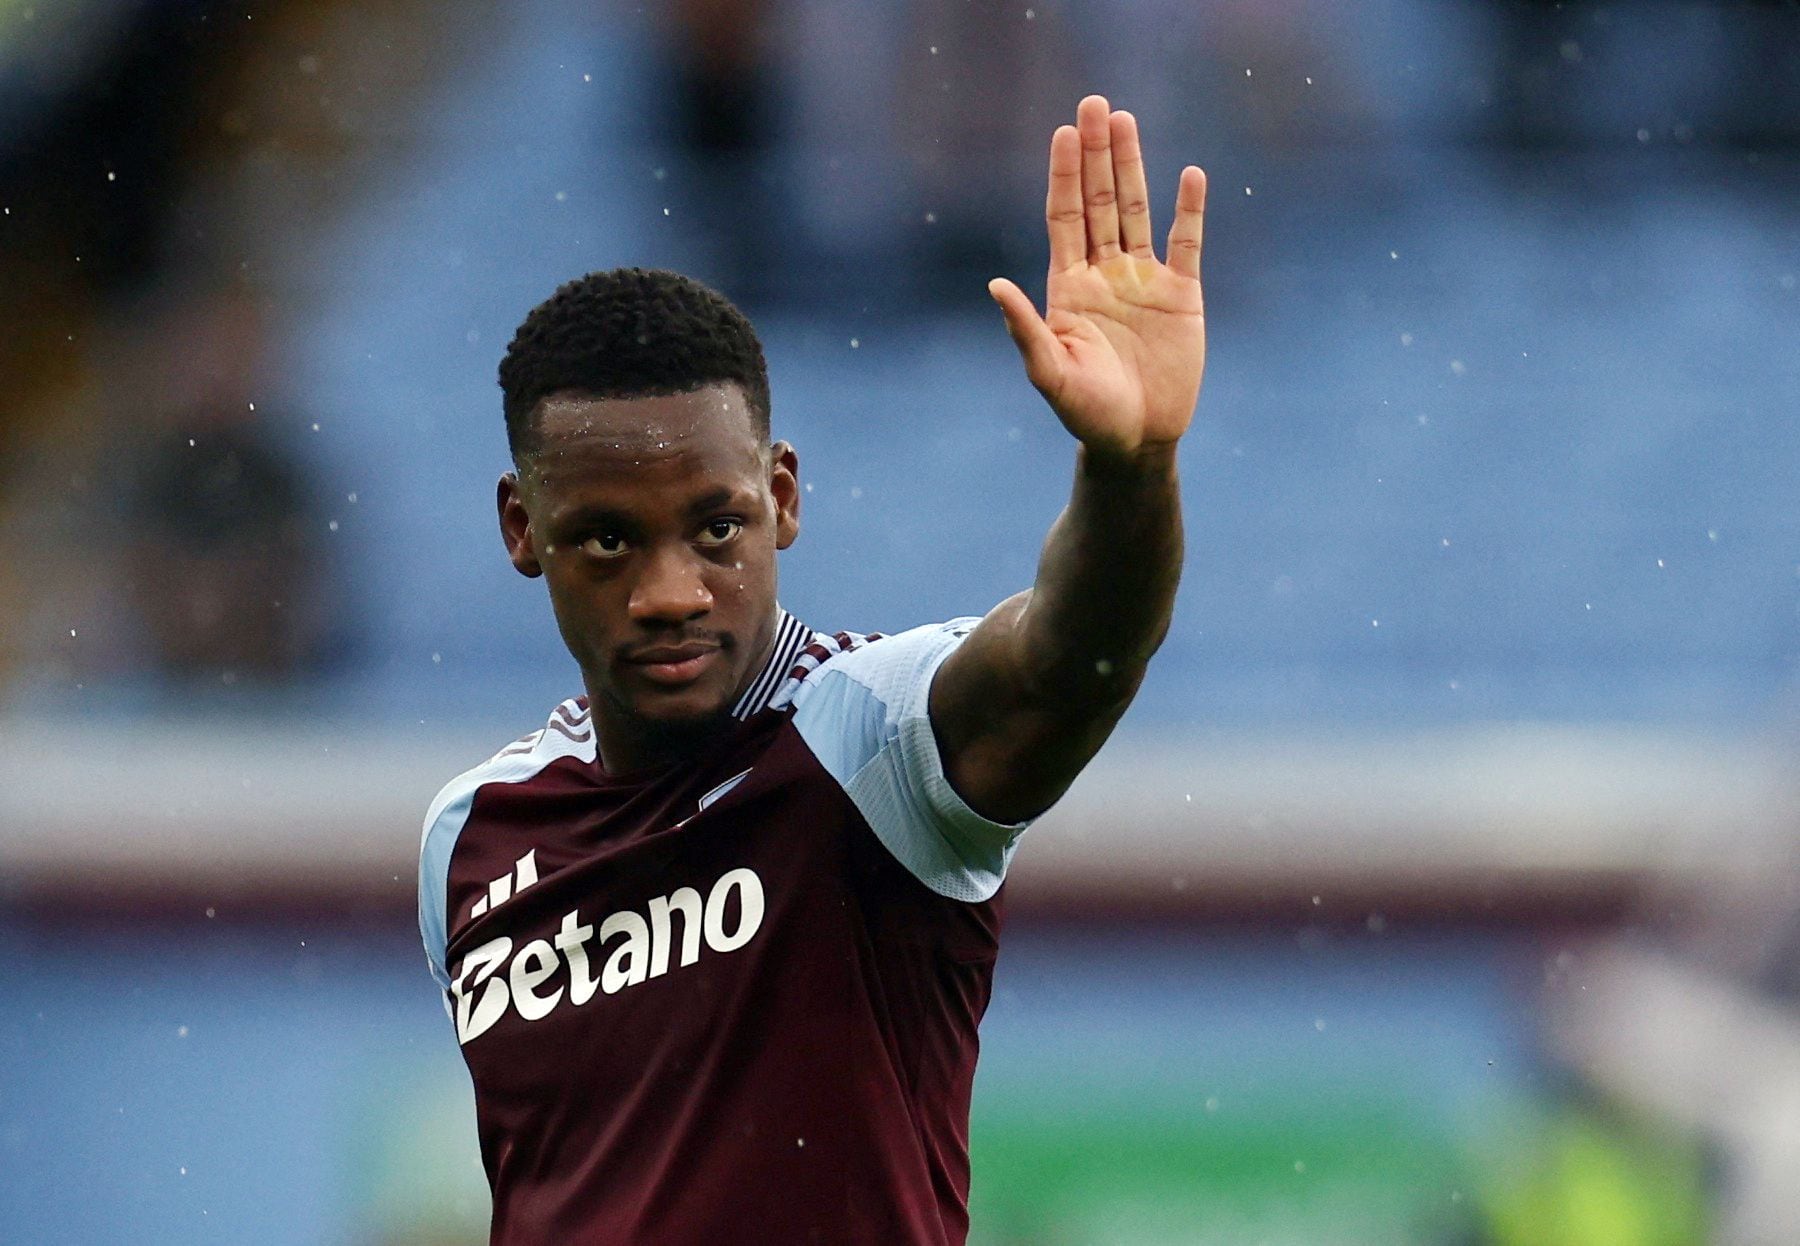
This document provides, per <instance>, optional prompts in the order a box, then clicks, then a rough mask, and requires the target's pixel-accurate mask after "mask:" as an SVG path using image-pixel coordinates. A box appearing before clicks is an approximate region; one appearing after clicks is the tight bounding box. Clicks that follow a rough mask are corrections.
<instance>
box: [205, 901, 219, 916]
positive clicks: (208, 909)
mask: <svg viewBox="0 0 1800 1246" xmlns="http://www.w3.org/2000/svg"><path fill="white" fill-rule="evenodd" d="M206 915H207V916H208V917H217V916H218V915H219V910H218V909H215V908H214V907H213V906H212V905H210V904H209V905H207V906H206Z"/></svg>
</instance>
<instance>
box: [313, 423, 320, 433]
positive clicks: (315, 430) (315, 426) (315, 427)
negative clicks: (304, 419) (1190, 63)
mask: <svg viewBox="0 0 1800 1246" xmlns="http://www.w3.org/2000/svg"><path fill="white" fill-rule="evenodd" d="M312 428H313V432H315V433H316V432H318V431H319V426H318V425H317V424H314V425H313V426H312Z"/></svg>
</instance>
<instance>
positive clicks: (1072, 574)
mask: <svg viewBox="0 0 1800 1246" xmlns="http://www.w3.org/2000/svg"><path fill="white" fill-rule="evenodd" d="M1205 189H1206V183H1205V178H1204V176H1203V175H1202V173H1201V172H1200V170H1199V169H1197V168H1192V167H1190V168H1188V169H1185V170H1184V171H1183V172H1182V175H1181V180H1180V186H1179V190H1178V193H1177V195H1176V204H1175V220H1174V224H1173V227H1172V228H1171V229H1170V231H1169V236H1168V246H1167V253H1166V260H1165V261H1159V260H1158V259H1157V258H1156V255H1155V252H1154V249H1153V247H1152V244H1151V233H1150V213H1149V210H1148V192H1147V188H1146V186H1145V177H1144V166H1143V161H1142V158H1141V155H1140V152H1139V146H1138V135H1137V123H1136V122H1135V121H1134V120H1133V119H1132V117H1131V115H1130V114H1128V113H1124V112H1112V111H1111V110H1110V109H1109V107H1108V105H1107V102H1106V101H1105V100H1104V99H1101V98H1100V97H1098V96H1090V97H1089V98H1087V99H1084V100H1083V101H1082V102H1081V105H1080V108H1079V109H1078V111H1077V124H1076V125H1074V126H1063V127H1061V128H1059V129H1058V130H1057V131H1056V133H1055V135H1054V137H1053V138H1052V140H1051V144H1050V191H1049V200H1048V210H1047V217H1048V225H1049V234H1050V278H1049V291H1048V310H1047V312H1046V314H1045V315H1043V316H1039V315H1038V313H1037V311H1036V309H1035V308H1034V307H1033V306H1032V304H1031V301H1030V300H1029V299H1028V298H1027V297H1026V296H1025V294H1024V293H1023V292H1022V291H1021V290H1020V289H1019V287H1017V286H1016V285H1014V284H1013V283H1011V282H1010V281H1005V280H997V281H995V282H993V283H992V285H991V286H990V292H991V294H992V295H993V297H994V299H995V300H996V301H997V302H998V303H999V305H1000V308H1001V310H1002V312H1003V313H1004V316H1005V320H1006V326H1007V329H1008V331H1009V332H1010V333H1011V334H1012V337H1013V339H1014V341H1015V342H1016V344H1017V345H1018V348H1019V352H1020V354H1021V355H1022V356H1023V357H1024V361H1025V371H1026V374H1027V376H1028V377H1029V378H1030V380H1031V382H1032V384H1034V385H1035V386H1036V387H1037V388H1038V390H1039V391H1040V392H1041V393H1042V394H1043V396H1044V397H1045V399H1046V400H1047V401H1048V402H1049V404H1050V406H1051V408H1052V410H1054V411H1055V412H1056V415H1057V418H1059V419H1060V420H1061V421H1062V423H1063V425H1064V427H1066V428H1067V429H1068V431H1069V432H1070V434H1071V435H1073V437H1074V438H1075V440H1076V443H1077V446H1076V461H1075V484H1074V492H1073V496H1072V498H1071V500H1070V502H1069V505H1068V508H1067V509H1066V510H1065V511H1064V512H1063V513H1062V515H1061V517H1060V518H1059V519H1058V520H1057V521H1056V523H1055V525H1054V526H1053V527H1052V528H1051V531H1050V534H1049V537H1048V540H1047V541H1046V543H1045V546H1044V550H1043V556H1042V561H1041V562H1040V564H1039V568H1038V573H1037V581H1036V584H1035V585H1034V586H1033V587H1032V588H1031V589H1030V590H1029V591H1027V592H1023V593H1020V594H1018V595H1017V596H1014V597H1011V598H1008V599H1007V600H1006V601H1003V602H1001V603H1000V604H999V605H998V606H996V607H995V608H994V609H993V610H991V611H990V612H989V613H988V614H987V616H986V617H985V618H981V619H975V618H965V619H955V620H952V621H950V622H947V623H942V624H933V625H930V626H925V627H918V628H914V629H912V630H910V631H904V632H901V633H900V634H898V635H894V636H887V637H882V636H865V635H858V634H855V633H851V632H847V631H821V630H815V629H814V628H812V627H810V626H808V625H807V624H804V623H802V622H801V621H800V620H799V619H797V618H795V617H794V616H793V615H791V614H788V613H787V612H786V611H784V610H782V609H781V607H780V606H779V605H778V604H777V603H776V595H775V578H776V577H775V562H776V558H775V554H776V551H777V550H780V549H785V548H787V547H788V546H789V545H791V544H792V543H793V542H794V539H795V538H796V537H797V536H798V535H799V531H800V488H799V484H798V477H799V471H800V466H799V460H798V458H797V457H796V454H795V451H794V448H793V447H792V446H790V445H788V444H787V443H786V442H783V441H775V442H771V441H770V440H769V386H768V377H767V373H766V371H765V368H764V363H763V356H762V349H761V347H760V346H759V345H758V343H757V339H756V336H755V334H754V333H753V332H752V330H751V328H750V325H749V324H748V322H746V321H745V319H744V318H743V316H742V315H741V314H739V313H738V311H737V310H736V309H735V308H733V307H732V306H731V305H730V304H729V303H727V302H726V301H725V300H724V299H723V298H721V297H719V296H718V295H717V294H715V293H713V292H712V291H710V290H708V289H706V288H704V287H702V286H699V285H697V284H695V283H694V282H691V281H689V280H687V279H686V278H683V277H679V276H676V275H674V274H672V273H663V272H645V271H641V270H637V269H626V270H619V271H613V272H606V273H595V274H591V275H589V276H587V277H584V278H582V279H580V280H578V281H574V282H571V283H569V284H568V285H565V286H564V287H563V288H562V289H560V290H558V291H557V293H556V294H555V296H554V297H552V298H551V299H549V300H548V301H547V302H545V303H543V304H542V305H541V306H539V307H537V308H536V309H534V310H533V311H532V312H531V314H530V315H529V316H527V317H526V319H525V322H524V324H523V325H522V326H521V327H520V329H519V332H518V334H517V336H516V337H515V338H514V339H513V341H512V344H511V346H510V347H509V348H508V350H507V354H506V358H505V360H504V361H503V362H502V363H501V365H500V384H501V387H502V389H503V391H504V393H505V408H506V427H507V436H508V439H509V442H510V445H511V449H512V455H513V462H514V465H515V467H516V471H514V472H511V473H508V474H507V475H505V476H504V477H502V478H501V480H500V486H499V511H500V530H501V533H502V535H503V536H504V538H505V542H506V549H507V553H508V555H509V557H510V558H511V560H512V563H513V566H514V567H516V568H517V569H518V570H519V572H520V573H521V574H523V575H527V576H532V577H538V576H541V577H543V579H544V580H545V582H546V583H547V585H548V588H549V593H550V601H551V605H552V607H553V608H554V610H555V614H556V620H557V624H558V626H559V627H560V628H561V631H562V636H563V640H564V642H565V643H566V644H567V645H568V647H569V651H570V653H572V654H573V655H574V657H575V660H576V661H577V663H579V665H580V667H581V673H582V681H583V684H584V685H585V690H586V695H585V696H581V697H576V698H574V699H572V700H569V701H565V702H563V703H562V704H561V705H559V706H557V707H556V709H555V710H554V711H553V712H552V714H551V715H550V718H549V721H548V722H546V723H545V724H544V726H543V727H542V728H541V729H540V730H538V731H535V732H533V733H532V734H530V735H528V736H526V737H525V738H523V739H521V740H519V741H518V742H517V743H515V744H513V745H511V746H509V747H507V748H505V749H503V750H501V751H500V752H499V753H498V754H496V755H495V756H494V757H493V758H491V759H490V760H488V761H486V762H484V763H483V764H481V765H480V766H477V767H476V768H475V769H473V770H471V771H469V772H468V773H467V774H464V775H462V776H461V777H459V778H457V779H455V780H453V781H451V783H450V784H449V785H448V786H447V787H445V788H444V790H443V791H442V793H440V794H439V796H438V798H437V800H436V801H435V802H434V803H433V804H432V806H431V810H430V813H429V814H428V815H427V818H426V822H425V834H424V839H423V843H422V846H421V861H420V867H419V889H420V890H419V921H420V926H421V928H422V930H423V933H424V938H425V945H426V951H427V954H428V956H429V958H430V961H431V968H432V972H433V974H434V975H435V976H436V978H437V981H438V983H439V984H440V985H441V986H442V988H443V989H444V992H445V1002H446V1005H447V1007H448V1009H449V1011H450V1014H451V1017H452V1019H453V1021H454V1024H455V1030H456V1035H457V1038H458V1040H459V1042H460V1043H461V1047H462V1052H463V1056H464V1058H465V1060H466V1061H467V1062H468V1066H469V1072H470V1075H471V1077H472V1079H473V1082H474V1087H475V1107H476V1116H477V1123H478V1130H479V1133H480V1139H481V1150H482V1155H483V1159H484V1162H485V1165H486V1168H487V1173H488V1178H489V1180H490V1182H491V1184H492V1186H493V1196H494V1218H493V1237H492V1240H493V1242H495V1243H497V1244H500V1246H552V1244H555V1246H561V1244H563V1243H583V1244H587V1246H597V1244H610V1243H634V1244H635V1243H651V1244H655V1246H685V1244H689V1243H691V1244H693V1246H717V1244H718V1243H727V1242H729V1243H740V1242H742V1243H762V1242H769V1243H798V1242H831V1243H864V1242H867V1243H882V1244H884V1246H895V1244H904V1246H913V1244H919V1246H923V1244H926V1243H931V1244H933V1246H938V1244H944V1243H960V1242H962V1241H963V1240H964V1239H965V1236H966V1234H967V1232H968V1211H967V1203H968V1192H969V1155H968V1122H969V1092H970V1084H971V1081H972V1079H973V1076H974V1071H975V1055H976V1026H977V1023H978V1022H979V1021H980V1019H981V1015H982V1012H983V1010H984V1009H985V1008H986V1006H987V1002H988V994H989V987H990V983H991V980H992V975H993V969H994V960H995V954H996V948H997V940H998V936H999V930H1000V887H1001V881H1002V879H1003V878H1004V876H1005V873H1006V868H1007V863H1008V861H1009V860H1010V859H1011V857H1012V855H1013V849H1014V846H1015V845H1016V844H1017V842H1018V839H1019V836H1020V834H1021V832H1022V831H1023V830H1024V829H1025V827H1026V825H1027V823H1029V822H1030V821H1031V819H1032V818H1034V817H1035V816H1036V815H1038V814H1039V813H1041V812H1043V811H1044V810H1045V809H1047V808H1048V807H1049V806H1050V805H1051V804H1052V803H1053V802H1054V801H1055V800H1056V799H1057V798H1058V797H1059V796H1060V795H1062V793H1063V791H1064V790H1065V789H1066V788H1067V787H1068V786H1069V784H1070V783H1071V782H1072V781H1073V780H1074V778H1075V776H1076V774H1077V773H1078V772H1079V771H1080V769H1081V767H1082V766H1083V765H1084V764H1086V762H1087V761H1088V759H1089V758H1090V757H1092V756H1093V755H1094V753H1095V751H1096V750H1097V749H1098V748H1099V747H1100V745H1101V743H1102V741H1104V740H1105V739H1106V736H1107V734H1108V733H1109V732H1110V731H1111V730H1112V727H1113V725H1114V724H1115V723H1116V722H1117V721H1118V719H1119V716H1120V715H1121V714H1122V713H1123V712H1124V710H1125V707H1126V705H1127V704H1128V703H1129V702H1130V700H1131V697H1132V694H1133V692H1134V691H1135V690H1136V688H1137V686H1138V684H1139V682H1140V681H1141V680H1142V679H1143V676H1144V670H1145V665H1146V663H1147V662H1148V661H1149V658H1150V655H1151V653H1152V652H1153V651H1154V650H1155V649H1156V647H1157V645H1158V643H1159V642H1160V641H1161V639H1162V637H1163V634H1164V632H1165V631H1166V630H1167V627H1168V622H1169V613H1170V609H1171V606H1172V603H1173V599H1174V595H1175V584H1176V580H1177V578H1178V575H1179V572H1180V568H1181V523H1180V513H1179V502H1178V496H1177V479H1176V461H1175V460H1176V456H1175V447H1176V442H1177V440H1178V439H1179V438H1180V437H1181V435H1182V433H1183V432H1184V431H1185V430H1186V429H1187V426H1188V422H1189V420H1190V419H1191V418H1192V414H1193V410H1194V404H1195V401H1196V399H1197V397H1198V394H1199V389H1200V376H1201V371H1202V367H1203V364H1204V362H1205V333H1204V322H1203V318H1202V311H1201V299H1200V232H1201V213H1202V207H1203V203H1204V199H1205Z"/></svg>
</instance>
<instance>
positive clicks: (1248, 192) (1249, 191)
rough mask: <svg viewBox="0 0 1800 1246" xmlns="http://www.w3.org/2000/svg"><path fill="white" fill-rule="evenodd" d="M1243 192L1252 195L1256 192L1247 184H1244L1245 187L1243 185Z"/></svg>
mask: <svg viewBox="0 0 1800 1246" xmlns="http://www.w3.org/2000/svg"><path fill="white" fill-rule="evenodd" d="M1244 193H1245V194H1246V195H1254V194H1255V193H1256V192H1255V191H1253V190H1251V189H1250V188H1249V187H1248V186H1246V187H1244Z"/></svg>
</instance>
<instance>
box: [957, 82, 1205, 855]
mask: <svg viewBox="0 0 1800 1246" xmlns="http://www.w3.org/2000/svg"><path fill="white" fill-rule="evenodd" d="M1076 121H1077V124H1076V125H1074V126H1067V125H1065V126H1062V127H1060V128H1059V129H1058V130H1057V131H1056V133H1055V135H1054V136H1052V138H1051V140H1050V191H1049V196H1048V201H1047V204H1046V210H1045V217H1046V220H1047V224H1048V226H1049V233H1050V280H1049V289H1048V292H1047V302H1048V307H1047V310H1046V312H1045V314H1044V315H1043V316H1039V315H1038V313H1037V310H1036V309H1035V308H1034V307H1033V306H1032V304H1031V300H1030V299H1028V298H1027V297H1026V296H1025V294H1024V292H1023V291H1022V290H1020V289H1019V287H1018V286H1016V285H1014V284H1013V283H1012V282H1010V281H1007V280H1004V279H1000V280H996V281H994V282H992V283H991V284H990V285H989V287H988V290H989V293H990V294H992V295H993V297H994V300H995V301H996V302H997V303H999V304H1000V308H1001V310H1002V312H1003V313H1004V314H1005V317H1006V327H1007V331H1008V332H1009V333H1011V334H1012V338H1013V342H1014V343H1015V344H1016V345H1017V346H1018V348H1019V353H1020V355H1021V356H1023V358H1024V361H1025V372H1026V375H1027V376H1028V377H1029V378H1030V379H1031V383H1032V384H1033V385H1035V386H1036V387H1037V389H1038V392H1040V393H1041V394H1043V396H1044V398H1045V400H1046V401H1047V402H1049V404H1050V407H1051V409H1052V410H1053V411H1055V412H1056V415H1057V418H1058V419H1060V420H1061V421H1062V423H1063V427H1064V428H1066V429H1068V430H1069V432H1070V433H1071V434H1072V435H1073V436H1074V437H1075V439H1076V441H1077V442H1078V443H1079V444H1078V447H1077V449H1076V455H1075V485H1074V491H1073V495H1072V496H1071V498H1070V500H1069V505H1068V507H1067V508H1066V509H1065V510H1064V511H1063V513H1062V514H1061V516H1059V517H1058V519H1057V520H1056V523H1055V524H1054V525H1052V527H1051V529H1050V534H1049V537H1048V538H1047V539H1046V541H1045V543H1044V551H1043V554H1042V556H1041V558H1040V560H1039V562H1038V572H1037V581H1036V583H1035V584H1034V585H1033V587H1032V588H1031V589H1029V590H1028V591H1026V592H1023V593H1020V594H1018V595H1017V596H1015V597H1011V598H1008V599H1007V600H1006V601H1004V602H1002V603H1000V605H998V606H997V607H995V608H994V610H993V611H992V612H991V613H989V614H988V616H987V617H986V618H985V619H983V620H982V622H981V625H980V626H979V627H977V628H976V629H975V631H974V632H973V633H972V634H971V635H970V636H969V638H968V639H967V640H966V641H965V642H964V643H963V644H962V646H961V647H960V648H958V649H957V650H956V651H955V652H954V653H952V654H951V655H950V657H949V658H948V659H947V660H946V661H945V662H944V665H943V667H942V669H941V670H940V671H939V672H938V675H937V678H936V680H935V681H934V682H933V684H932V688H931V707H930V712H931V720H932V727H933V730H934V732H935V734H936V736H937V739H938V747H939V751H940V752H941V754H942V756H943V761H944V770H945V773H946V775H947V776H948V777H949V779H950V783H951V785H952V786H953V787H955V788H956V790H957V791H958V792H959V793H960V794H961V795H962V798H963V799H964V800H965V801H966V802H968V804H969V805H970V807H972V808H973V809H974V810H975V811H976V812H978V813H980V814H982V815H984V816H985V817H987V818H990V819H992V820H993V821H996V822H1016V821H1020V820H1023V819H1025V818H1027V817H1031V816H1034V815H1036V814H1038V813H1041V812H1042V811H1043V810H1044V809H1046V808H1048V807H1049V806H1050V805H1051V804H1052V803H1054V802H1055V800H1056V798H1057V797H1059V796H1061V795H1062V793H1063V792H1064V791H1065V790H1066V789H1067V788H1068V786H1069V784H1070V783H1072V782H1074V780H1075V776H1076V775H1077V774H1078V773H1080V771H1081V768H1082V766H1084V765H1086V764H1087V762H1088V760H1089V759H1090V758H1092V757H1093V755H1094V754H1095V753H1096V752H1097V751H1099V748H1100V745H1101V744H1102V743H1104V742H1105V740H1106V737H1107V736H1108V735H1109V734H1110V733H1111V732H1112V729H1113V726H1114V725H1115V724H1116V723H1117V722H1118V721H1119V717H1120V715H1122V714H1123V713H1124V712H1125V707H1126V706H1127V705H1129V704H1130V703H1131V698H1132V696H1133V695H1134V694H1135V693H1136V691H1137V688H1138V685H1139V684H1140V683H1141V682H1142V681H1143V677H1144V670H1145V667H1146V665H1147V664H1148V662H1149V660H1150V655H1151V654H1152V653H1154V652H1155V651H1156V648H1157V646H1158V645H1159V644H1161V643H1162V638H1163V636H1164V634H1165V633H1166V632H1167V631H1168V627H1169V616H1170V612H1171V611H1172V609H1173V607H1174V601H1175V586H1176V582H1177V581H1178V580H1179V578H1180V574H1181V553H1182V540H1181V503H1180V490H1179V483H1178V478H1177V475H1176V462H1175V449H1176V444H1177V442H1178V441H1179V440H1180V438H1181V435H1182V434H1183V433H1184V432H1186V431H1187V427H1188V424H1189V422H1190V421H1191V420H1192V419H1193V414H1194V404H1195V402H1196V400H1197V399H1198V397H1199V394H1200V377H1201V373H1202V371H1203V370H1204V368H1205V364H1206V321H1205V315H1204V310H1203V308H1202V303H1201V297H1200V239H1201V220H1202V215H1203V212H1204V208H1205V203H1206V176H1205V174H1203V173H1202V172H1201V171H1200V170H1199V169H1198V168H1195V167H1193V166H1191V165H1190V166H1188V167H1187V168H1185V169H1183V170H1182V173H1181V183H1180V187H1179V189H1178V191H1177V193H1176V200H1175V221H1174V224H1173V225H1172V226H1171V228H1170V230H1169V237H1168V249H1167V253H1166V259H1165V260H1164V261H1158V260H1157V258H1156V252H1155V249H1154V248H1153V247H1152V245H1151V240H1150V207H1149V191H1148V187H1147V186H1146V183H1145V177H1144V162H1143V156H1142V153H1141V151H1140V149H1139V146H1138V134H1137V122H1136V120H1134V119H1133V118H1132V116H1131V114H1130V113H1126V112H1112V111H1111V110H1110V109H1109V108H1108V105H1107V102H1106V101H1105V100H1104V99H1102V98H1101V97H1099V96H1097V95H1090V96H1088V97H1087V98H1086V99H1084V100H1082V101H1081V105H1080V108H1079V109H1078V110H1077V114H1076Z"/></svg>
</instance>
